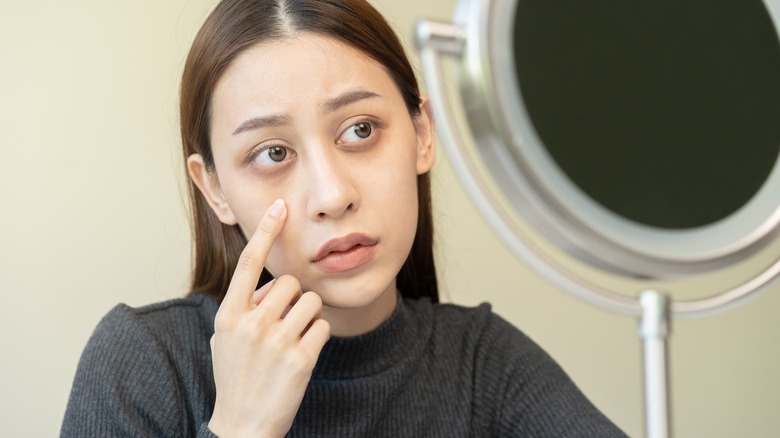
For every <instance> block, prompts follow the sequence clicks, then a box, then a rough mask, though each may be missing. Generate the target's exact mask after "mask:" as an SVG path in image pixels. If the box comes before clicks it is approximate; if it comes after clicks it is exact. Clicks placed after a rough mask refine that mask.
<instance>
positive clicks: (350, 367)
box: [61, 0, 623, 437]
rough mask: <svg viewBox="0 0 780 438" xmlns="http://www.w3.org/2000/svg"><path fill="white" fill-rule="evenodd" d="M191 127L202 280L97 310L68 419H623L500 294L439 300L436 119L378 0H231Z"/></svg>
mask: <svg viewBox="0 0 780 438" xmlns="http://www.w3.org/2000/svg"><path fill="white" fill-rule="evenodd" d="M181 132H182V139H183V145H184V156H185V160H186V165H187V169H188V171H189V174H190V177H191V185H190V195H191V201H192V205H193V224H194V234H195V269H194V275H193V284H192V293H191V294H190V295H189V296H188V297H187V298H184V299H179V300H173V301H169V302H165V303H160V304H156V305H151V306H146V307H143V308H139V309H131V308H128V307H126V306H118V307H117V308H115V309H114V310H112V311H111V312H110V313H109V314H108V315H107V316H106V317H105V318H104V319H103V321H101V323H100V325H99V326H98V328H97V329H96V331H95V334H94V335H93V337H92V338H91V339H90V342H89V344H88V345H87V348H86V349H85V352H84V355H83V357H82V361H81V363H80V364H79V370H78V372H77V375H76V379H75V382H74V386H73V391H72V393H71V398H70V401H69V404H68V409H67V412H66V415H65V421H64V423H63V427H62V433H61V434H62V435H63V436H117V435H130V436H193V435H196V434H197V435H198V436H204V437H205V436H214V435H216V436H223V437H232V436H272V437H276V436H284V435H287V434H289V435H291V436H388V437H390V436H392V437H399V436H442V437H445V436H446V437H452V436H539V435H547V436H578V435H579V436H623V435H622V433H621V432H620V431H619V430H618V429H617V428H616V427H615V426H614V425H612V424H611V423H610V422H609V421H608V420H607V419H606V418H605V417H604V416H603V415H601V414H600V413H599V412H598V411H597V410H596V409H595V408H594V407H593V406H592V405H591V404H590V403H589V402H588V401H587V400H586V399H585V397H584V396H583V395H582V394H581V393H580V392H579V391H578V390H577V389H576V387H575V386H574V385H573V383H572V382H571V381H570V380H569V379H568V377H567V376H566V375H565V373H564V372H563V371H562V370H561V369H560V368H559V367H558V366H557V365H556V364H555V363H554V361H552V359H550V358H549V357H548V356H547V355H546V354H545V353H544V352H543V351H542V350H541V349H539V348H538V347H537V346H536V345H535V344H533V342H531V341H530V340H529V339H527V338H526V337H525V336H524V335H523V334H521V333H520V332H519V331H518V330H517V329H515V328H513V327H511V326H510V325H509V324H508V323H506V322H505V321H503V320H502V319H501V318H499V317H498V316H496V315H494V314H492V313H491V312H490V308H489V306H488V305H483V306H480V307H479V308H464V307H459V306H454V305H439V304H436V303H437V302H438V291H437V286H436V277H435V272H434V264H433V256H432V238H433V234H432V221H431V208H430V185H429V180H428V171H429V170H430V168H431V166H432V165H433V162H434V157H435V145H434V133H433V119H432V117H431V114H430V108H429V104H428V102H427V101H426V100H425V99H424V98H421V96H420V94H419V90H418V87H417V83H416V80H415V78H414V74H413V72H412V69H411V67H410V65H409V62H408V60H407V58H406V56H405V54H404V52H403V49H402V47H401V45H400V43H399V41H398V39H397V38H396V36H395V35H394V33H393V32H392V30H391V29H390V28H389V26H388V25H387V23H386V22H385V21H384V20H383V19H382V17H381V16H380V15H379V14H378V13H377V11H376V10H374V9H373V8H372V7H371V6H370V5H369V4H368V3H366V2H365V1H359V0H346V1H337V0H307V1H300V0H287V1H284V0H254V1H249V0H225V1H222V2H221V3H220V4H219V5H218V6H217V7H216V9H215V10H214V12H213V13H212V14H211V15H210V16H209V18H208V19H207V21H206V23H205V24H204V26H203V28H202V29H201V31H200V32H199V34H198V36H197V37H196V39H195V41H194V43H193V46H192V49H191V51H190V54H189V57H188V60H187V63H186V65H185V70H184V75H183V79H182V93H181ZM258 287H259V289H258Z"/></svg>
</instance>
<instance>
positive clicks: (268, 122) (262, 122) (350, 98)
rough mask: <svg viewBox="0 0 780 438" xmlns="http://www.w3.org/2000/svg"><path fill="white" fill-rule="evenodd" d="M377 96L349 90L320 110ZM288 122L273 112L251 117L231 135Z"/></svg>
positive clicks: (325, 104) (327, 110) (288, 120)
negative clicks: (272, 113)
mask: <svg viewBox="0 0 780 438" xmlns="http://www.w3.org/2000/svg"><path fill="white" fill-rule="evenodd" d="M377 97H382V96H380V95H379V94H376V93H374V92H373V91H366V90H356V91H350V92H347V93H344V94H342V95H341V96H338V97H335V98H333V99H330V100H328V101H327V102H325V103H324V104H322V110H323V111H325V112H334V111H336V110H337V109H339V108H341V107H344V106H347V105H349V104H352V103H355V102H357V101H360V100H364V99H373V98H377ZM289 123H290V118H289V117H287V116H284V115H278V114H274V115H270V116H261V117H253V118H251V119H249V120H247V121H245V122H244V123H242V124H241V125H240V126H239V127H238V128H236V130H235V131H233V135H238V134H240V133H242V132H246V131H253V130H255V129H259V128H265V127H274V126H282V125H287V124H289Z"/></svg>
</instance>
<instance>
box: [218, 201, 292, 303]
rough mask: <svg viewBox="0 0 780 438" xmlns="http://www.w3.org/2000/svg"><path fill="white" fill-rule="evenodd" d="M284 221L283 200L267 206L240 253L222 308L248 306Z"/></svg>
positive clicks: (285, 216)
mask: <svg viewBox="0 0 780 438" xmlns="http://www.w3.org/2000/svg"><path fill="white" fill-rule="evenodd" d="M286 219H287V208H286V206H285V204H284V201H283V200H281V199H277V200H276V201H274V203H273V204H271V206H270V207H268V210H267V211H266V212H265V214H264V215H263V218H262V219H260V223H259V224H258V225H257V229H255V232H254V234H252V237H251V238H250V239H249V242H247V244H246V247H245V248H244V250H243V251H241V256H240V257H239V258H238V264H237V265H236V270H235V272H233V278H232V279H231V280H230V286H228V290H227V293H226V294H225V299H224V300H222V306H223V307H228V308H242V307H249V305H250V303H251V300H252V294H253V293H254V291H255V288H257V280H258V279H259V278H260V274H261V273H262V272H263V266H265V260H266V258H267V257H268V253H269V252H270V251H271V246H272V245H273V243H274V240H276V237H277V236H278V235H279V233H280V232H281V231H282V227H284V222H285V220H286Z"/></svg>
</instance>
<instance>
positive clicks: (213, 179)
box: [187, 154, 238, 225]
mask: <svg viewBox="0 0 780 438" xmlns="http://www.w3.org/2000/svg"><path fill="white" fill-rule="evenodd" d="M187 170H188V171H189V173H190V178H192V182H194V183H195V185H196V186H197V187H198V189H199V190H200V193H201V194H202V195H203V197H204V198H206V202H208V204H209V207H211V209H212V210H213V211H214V214H216V215H217V217H218V218H219V220H220V222H222V223H223V224H225V225H235V224H237V223H238V221H237V220H236V215H234V214H233V210H231V208H230V205H228V203H227V200H226V199H225V195H224V194H223V193H222V187H221V186H220V185H219V178H217V172H214V171H209V170H208V168H207V167H206V163H205V162H204V161H203V157H202V156H201V155H200V154H192V155H190V156H189V158H187Z"/></svg>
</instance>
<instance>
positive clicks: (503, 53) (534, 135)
mask: <svg viewBox="0 0 780 438" xmlns="http://www.w3.org/2000/svg"><path fill="white" fill-rule="evenodd" d="M455 21H456V24H459V25H461V27H462V29H464V30H465V32H466V33H467V35H466V37H467V38H466V47H465V51H464V54H463V62H462V63H461V64H460V66H461V83H462V94H463V97H464V99H463V100H464V102H469V104H468V105H466V106H465V107H466V112H467V115H468V120H469V123H470V124H471V128H472V130H473V132H474V134H475V139H476V144H477V145H478V149H479V153H480V154H481V155H482V157H483V158H484V161H485V164H486V166H487V169H489V172H490V177H491V178H492V179H494V180H495V181H496V183H497V184H498V186H499V187H500V188H501V190H502V191H503V192H504V194H505V198H506V200H507V203H509V204H511V205H512V207H513V208H514V209H515V210H516V211H518V212H521V213H526V214H523V216H524V217H526V218H527V219H528V220H529V221H530V222H532V225H534V227H535V228H537V230H539V231H540V232H541V233H542V234H543V235H545V236H546V237H547V238H549V239H550V240H552V241H553V242H555V243H557V244H558V246H560V247H561V248H564V249H565V250H566V251H567V252H569V253H570V254H572V255H574V256H576V257H578V258H580V259H582V260H584V261H586V262H587V263H589V264H592V265H595V266H598V267H600V268H604V269H607V270H609V271H613V272H617V273H621V274H627V275H630V276H634V277H642V278H670V277H677V276H681V275H690V274H696V273H702V272H707V271H711V270H714V269H719V268H722V267H724V266H727V265H730V264H733V263H736V262H738V261H740V260H743V259H744V258H746V257H748V256H750V255H751V254H753V253H754V252H755V251H757V250H758V249H760V248H761V247H763V246H764V245H765V244H766V243H768V242H769V241H771V239H772V238H773V237H774V235H775V234H776V233H777V231H778V223H779V222H780V123H778V121H780V41H779V40H778V32H777V29H776V27H775V25H774V24H773V21H772V16H771V14H770V11H769V10H768V9H767V7H766V5H765V4H764V3H763V2H762V1H760V0H741V1H739V2H734V1H731V0H698V1H689V2H679V1H675V0H654V1H652V2H642V3H635V2H633V3H630V4H629V3H625V4H624V3H620V2H614V1H605V0H589V1H587V2H582V1H576V0H569V1H557V2H545V1H517V0H493V1H477V0H474V1H465V2H461V4H460V5H459V10H458V11H457V13H456V20H455ZM507 42H510V44H507ZM528 211H532V212H533V213H532V214H527V212H528Z"/></svg>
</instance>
